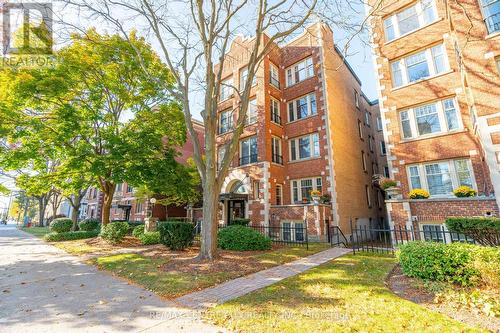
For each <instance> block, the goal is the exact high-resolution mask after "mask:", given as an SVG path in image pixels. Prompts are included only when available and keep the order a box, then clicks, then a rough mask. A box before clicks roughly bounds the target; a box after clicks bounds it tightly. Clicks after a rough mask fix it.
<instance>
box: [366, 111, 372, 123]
mask: <svg viewBox="0 0 500 333" xmlns="http://www.w3.org/2000/svg"><path fill="white" fill-rule="evenodd" d="M371 122H372V115H371V113H370V112H368V111H365V125H366V126H368V127H371Z"/></svg>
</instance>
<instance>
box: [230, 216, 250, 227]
mask: <svg viewBox="0 0 500 333" xmlns="http://www.w3.org/2000/svg"><path fill="white" fill-rule="evenodd" d="M249 223H250V219H242V218H234V219H232V220H231V225H244V226H246V225H248V224H249Z"/></svg>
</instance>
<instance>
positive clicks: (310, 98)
mask: <svg viewBox="0 0 500 333" xmlns="http://www.w3.org/2000/svg"><path fill="white" fill-rule="evenodd" d="M302 98H306V99H307V116H305V117H302V118H297V113H298V111H297V107H296V102H297V101H298V100H299V99H302ZM313 100H314V105H315V107H314V110H313V108H312V105H313ZM290 104H292V108H293V112H294V114H293V115H294V119H293V120H291V119H290ZM286 114H287V120H288V124H291V123H295V122H298V121H301V120H304V119H309V118H311V117H315V116H317V115H318V97H317V96H316V91H315V90H312V91H310V92H308V93H305V94H303V95H301V96H298V97H296V98H294V99H292V100H290V101H287V102H286Z"/></svg>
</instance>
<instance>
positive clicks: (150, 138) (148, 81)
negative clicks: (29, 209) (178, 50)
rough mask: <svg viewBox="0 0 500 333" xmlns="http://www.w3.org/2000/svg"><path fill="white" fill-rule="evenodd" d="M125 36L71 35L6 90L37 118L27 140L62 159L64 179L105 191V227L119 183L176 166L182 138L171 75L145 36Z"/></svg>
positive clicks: (179, 110) (26, 110)
mask: <svg viewBox="0 0 500 333" xmlns="http://www.w3.org/2000/svg"><path fill="white" fill-rule="evenodd" d="M126 38H127V39H124V38H121V37H119V36H118V35H101V34H98V33H97V32H96V31H95V30H89V31H87V32H86V33H85V34H82V35H78V34H74V35H72V43H71V45H69V46H67V47H64V48H62V49H61V50H59V51H58V52H57V53H56V54H55V58H56V60H55V65H54V66H53V67H49V68H35V69H30V70H22V71H19V72H17V75H16V79H17V80H16V81H15V82H16V84H15V85H14V87H11V92H12V93H14V95H15V100H16V101H22V103H20V105H19V106H18V107H19V108H20V109H22V110H24V112H25V113H26V112H29V116H30V119H36V120H37V121H36V122H35V120H33V121H32V122H31V123H30V126H31V127H30V130H31V128H35V129H36V131H35V130H33V132H34V135H31V137H32V138H33V137H35V138H43V143H44V146H49V147H55V149H56V150H57V152H58V153H60V154H62V156H64V159H63V160H64V169H65V171H63V174H65V177H68V176H70V177H71V179H73V177H80V176H84V177H85V178H86V179H91V180H95V183H96V184H97V185H98V186H99V188H100V190H101V191H102V192H103V193H104V204H103V210H102V211H103V213H102V222H103V223H104V224H106V223H108V222H109V217H110V208H111V203H112V200H113V195H114V192H115V186H116V184H117V183H121V182H124V181H126V182H129V183H132V184H133V183H135V182H137V179H142V178H143V177H142V175H143V174H150V175H154V174H155V173H154V172H152V171H150V168H152V167H156V166H157V165H158V164H161V163H164V164H165V165H169V166H172V167H174V166H175V165H176V162H175V157H176V150H175V147H178V146H180V145H182V144H183V143H184V142H185V139H186V131H185V125H184V121H183V116H182V112H181V107H180V106H179V104H178V103H177V102H176V101H175V100H174V99H173V98H172V95H171V94H170V93H169V92H168V91H169V90H171V89H172V84H173V77H172V74H171V72H170V71H169V70H168V68H167V67H166V66H164V65H163V64H162V63H161V61H160V59H159V58H158V56H157V55H156V54H155V53H154V52H153V51H152V50H151V47H150V46H149V45H148V44H147V43H146V42H145V41H144V40H143V39H141V38H138V37H136V35H135V34H134V33H131V34H129V35H127V37H126ZM136 52H140V53H141V54H142V55H143V57H142V58H141V60H140V61H139V60H138V58H137V57H136V56H135V53H136ZM143 69H146V70H147V72H148V73H149V74H146V72H145V71H144V70H143ZM18 75H22V80H20V79H19V78H18V77H17V76H18ZM39 140H41V139H39ZM66 171H70V174H68V172H66ZM156 175H157V176H159V177H165V176H166V175H160V174H156ZM167 176H168V175H167ZM66 179H68V178H66ZM75 179H76V178H75ZM60 184H61V183H60Z"/></svg>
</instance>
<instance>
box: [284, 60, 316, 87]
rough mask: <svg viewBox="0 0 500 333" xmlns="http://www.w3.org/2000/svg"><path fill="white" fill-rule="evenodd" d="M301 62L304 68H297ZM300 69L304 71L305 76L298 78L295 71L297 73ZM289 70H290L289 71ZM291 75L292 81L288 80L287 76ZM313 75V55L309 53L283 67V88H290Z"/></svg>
mask: <svg viewBox="0 0 500 333" xmlns="http://www.w3.org/2000/svg"><path fill="white" fill-rule="evenodd" d="M302 64H304V68H303V69H301V68H299V67H300V66H301V65H302ZM300 70H304V71H305V77H304V78H302V79H300V77H299V78H297V77H296V75H297V73H299V71H300ZM289 71H291V72H289ZM290 75H291V76H292V82H291V81H290V80H289V76H290ZM314 76H315V73H314V61H313V56H312V55H309V56H307V57H305V58H303V59H301V60H299V61H297V62H295V63H294V64H292V65H290V66H288V67H287V68H285V85H286V87H285V88H290V87H293V86H295V85H297V84H299V83H301V82H304V81H306V80H307V79H310V78H312V77H314Z"/></svg>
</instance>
